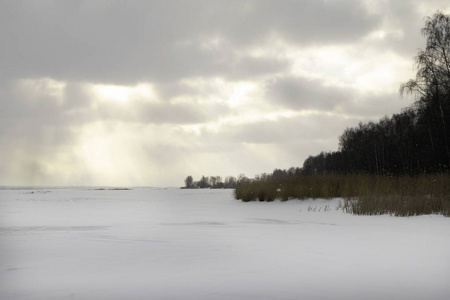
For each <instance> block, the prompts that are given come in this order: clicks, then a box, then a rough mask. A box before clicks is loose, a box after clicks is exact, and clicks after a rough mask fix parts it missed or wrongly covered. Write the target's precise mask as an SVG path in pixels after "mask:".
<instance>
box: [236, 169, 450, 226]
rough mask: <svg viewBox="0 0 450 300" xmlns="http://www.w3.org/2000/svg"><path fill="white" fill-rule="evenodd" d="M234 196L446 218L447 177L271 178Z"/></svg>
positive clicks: (449, 202) (449, 203)
mask: <svg viewBox="0 0 450 300" xmlns="http://www.w3.org/2000/svg"><path fill="white" fill-rule="evenodd" d="M234 195H235V198H236V199H238V200H242V201H244V202H248V201H274V200H275V199H280V200H281V201H287V200H289V199H311V198H312V199H317V198H322V199H332V198H343V199H345V205H344V207H343V208H344V210H345V211H347V212H350V213H353V214H358V215H380V214H391V215H394V216H414V215H424V214H442V215H444V216H447V217H448V216H450V174H432V175H428V174H424V175H414V176H412V175H404V176H375V175H366V174H357V175H340V174H325V175H301V176H295V177H294V176H292V177H288V178H282V179H280V178H278V179H277V178H273V177H272V178H265V179H254V180H249V181H246V182H244V183H239V184H238V185H237V187H236V189H235V191H234Z"/></svg>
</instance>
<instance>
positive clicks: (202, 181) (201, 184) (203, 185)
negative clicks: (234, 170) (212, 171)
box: [198, 176, 210, 189]
mask: <svg viewBox="0 0 450 300" xmlns="http://www.w3.org/2000/svg"><path fill="white" fill-rule="evenodd" d="M198 187H199V188H201V189H205V188H209V187H210V184H209V177H205V176H202V179H200V181H199V182H198Z"/></svg>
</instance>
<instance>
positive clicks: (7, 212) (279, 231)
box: [0, 188, 450, 300]
mask: <svg viewBox="0 0 450 300" xmlns="http://www.w3.org/2000/svg"><path fill="white" fill-rule="evenodd" d="M340 201H342V200H340V199H334V200H306V201H298V200H291V201H288V202H279V201H275V202H271V203H266V202H264V203H259V202H249V203H243V202H241V201H236V200H234V199H233V197H232V191H231V190H180V189H153V188H136V189H132V190H122V191H121V190H93V189H89V188H65V189H20V190H12V189H3V190H0V258H1V259H0V283H1V284H0V299H11V300H14V299H33V300H35V299H47V300H50V299H449V298H450V284H449V283H450V252H449V251H448V249H450V218H444V217H442V216H435V215H433V216H421V217H410V218H397V217H391V216H353V215H350V214H347V213H343V212H342V211H341V210H339V209H336V208H337V207H338V206H339V202H340ZM325 207H327V210H326V211H325ZM308 208H309V209H308ZM314 210H315V211H314ZM319 210H320V211H319Z"/></svg>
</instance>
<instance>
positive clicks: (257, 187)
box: [235, 12, 450, 216]
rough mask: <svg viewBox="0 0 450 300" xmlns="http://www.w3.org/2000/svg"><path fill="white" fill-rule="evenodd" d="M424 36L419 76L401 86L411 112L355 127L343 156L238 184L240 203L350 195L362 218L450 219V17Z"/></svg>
mask: <svg viewBox="0 0 450 300" xmlns="http://www.w3.org/2000/svg"><path fill="white" fill-rule="evenodd" d="M422 34H423V35H424V36H425V37H426V48H425V50H419V52H418V54H417V56H416V57H415V61H414V65H415V67H416V69H417V73H416V78H415V79H410V80H409V81H408V82H406V83H404V84H402V85H401V86H400V93H401V94H402V95H405V94H411V95H414V96H415V97H416V101H415V103H414V104H413V105H412V106H411V107H408V108H406V109H404V110H403V111H402V112H401V113H398V114H394V115H393V116H392V117H387V116H386V117H384V118H382V119H381V120H380V121H379V122H378V123H374V122H369V123H366V124H363V123H359V125H358V126H357V127H354V128H347V129H346V130H345V131H344V133H343V134H342V135H341V137H340V138H339V150H338V151H335V152H328V153H327V152H322V153H320V154H319V155H316V156H310V157H308V158H307V159H306V160H305V162H304V164H303V168H302V169H298V168H297V169H294V170H295V171H291V170H290V171H282V170H275V171H274V173H273V174H269V175H267V174H262V175H261V176H257V177H256V178H254V179H248V180H244V181H241V182H239V183H237V186H236V189H235V198H236V199H239V200H242V201H256V200H259V201H273V200H274V199H276V198H279V199H281V200H283V201H285V200H289V199H294V198H295V199H305V198H334V197H342V198H344V199H346V203H345V207H344V209H345V210H346V211H348V212H351V213H354V214H365V215H372V214H392V215H396V216H410V215H421V214H430V213H438V214H439V213H440V214H442V215H445V216H449V209H450V175H449V174H450V173H449V169H450V128H449V124H450V17H449V16H448V15H444V14H443V13H441V12H437V13H436V14H435V15H434V16H433V17H428V18H426V19H425V26H424V28H423V29H422ZM283 174H285V175H286V176H283Z"/></svg>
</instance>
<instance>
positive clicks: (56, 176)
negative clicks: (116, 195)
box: [0, 0, 450, 186]
mask: <svg viewBox="0 0 450 300" xmlns="http://www.w3.org/2000/svg"><path fill="white" fill-rule="evenodd" d="M437 10H441V11H443V12H445V13H449V12H450V3H449V2H448V0H442V1H441V0H423V1H420V0H395V1H394V0H342V1H337V0H336V1H333V0H323V1H320V0H298V1H294V0H291V1H281V0H280V1H275V0H274V1H262V0H261V1H257V0H248V1H247V0H239V1H230V0H223V1H214V0H208V1H207V0H204V1H201V0H193V1H183V0H180V1H166V0H161V1H106V0H105V1H102V0H86V1H83V0H79V1H77V0H74V1H56V0H55V1H46V0H42V1H20V0H11V1H8V0H7V1H1V3H0V38H1V46H0V103H1V110H0V185H120V186H125V185H140V186H180V185H183V181H184V178H185V177H186V176H187V175H192V176H193V177H194V179H199V177H200V176H201V175H202V174H204V175H208V176H209V175H220V176H222V177H225V176H228V175H233V176H236V175H239V174H241V173H244V174H246V175H247V176H249V177H253V176H254V175H255V174H259V173H262V172H271V171H272V170H273V169H274V168H289V167H292V166H302V164H303V161H304V160H305V159H306V158H307V157H308V156H309V155H316V154H318V153H320V152H321V151H334V150H337V149H338V137H339V135H340V134H341V133H342V132H343V130H344V129H345V128H346V127H350V126H356V125H357V124H358V122H359V121H363V122H365V121H369V120H373V121H377V120H379V119H380V118H381V117H383V116H385V115H391V114H392V113H396V112H399V111H400V110H401V108H403V107H406V106H408V105H410V104H411V103H412V102H413V100H414V99H409V98H403V99H402V98H401V97H400V96H399V93H398V89H399V85H400V84H401V83H402V82H405V81H407V80H408V79H409V78H412V77H413V76H414V69H413V61H412V58H413V57H414V55H415V54H416V53H417V50H418V49H419V48H423V47H424V45H425V40H424V38H423V37H422V36H421V34H420V29H421V28H422V27H423V23H424V22H423V21H424V18H425V17H426V16H431V15H433V14H434V13H435V12H436V11H437Z"/></svg>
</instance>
